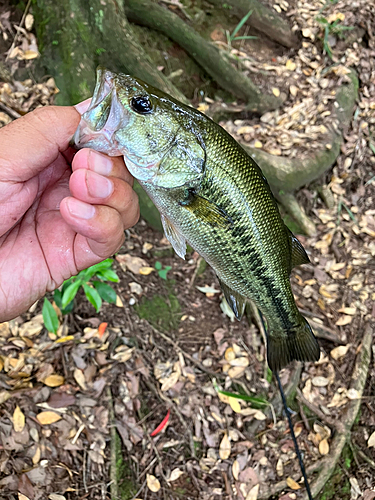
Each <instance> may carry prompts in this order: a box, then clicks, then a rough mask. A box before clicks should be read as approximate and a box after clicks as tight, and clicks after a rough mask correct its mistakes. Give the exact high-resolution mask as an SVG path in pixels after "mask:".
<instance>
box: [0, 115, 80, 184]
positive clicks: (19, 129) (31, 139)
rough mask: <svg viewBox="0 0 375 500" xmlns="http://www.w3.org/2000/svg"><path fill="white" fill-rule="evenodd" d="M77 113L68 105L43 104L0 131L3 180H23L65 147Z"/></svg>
mask: <svg viewBox="0 0 375 500" xmlns="http://www.w3.org/2000/svg"><path fill="white" fill-rule="evenodd" d="M80 119H81V116H80V114H79V112H78V111H77V110H76V109H75V108H74V107H71V106H61V107H60V106H46V107H43V108H38V109H36V110H34V111H32V112H31V113H28V114H26V115H25V116H23V117H21V118H18V119H17V120H15V121H13V122H12V123H10V124H9V125H6V126H5V127H4V128H2V129H1V130H0V142H1V149H0V164H1V172H2V177H3V178H4V177H6V180H7V181H11V182H23V181H25V180H27V179H30V178H31V177H33V176H34V175H36V174H38V173H39V172H41V171H42V170H43V169H44V168H45V167H46V166H47V165H49V164H51V163H52V162H54V161H55V160H56V159H57V158H58V156H59V155H60V154H61V153H63V152H64V151H66V150H67V149H68V147H69V141H70V139H71V138H72V136H73V134H74V132H75V131H76V129H77V127H78V124H79V122H80Z"/></svg>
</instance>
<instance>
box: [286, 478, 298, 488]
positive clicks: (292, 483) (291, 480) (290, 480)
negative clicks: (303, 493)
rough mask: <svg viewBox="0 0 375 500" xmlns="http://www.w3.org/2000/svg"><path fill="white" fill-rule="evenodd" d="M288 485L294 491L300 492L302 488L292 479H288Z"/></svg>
mask: <svg viewBox="0 0 375 500" xmlns="http://www.w3.org/2000/svg"><path fill="white" fill-rule="evenodd" d="M286 484H287V485H288V486H289V488H291V489H292V490H300V489H301V486H300V485H299V484H298V483H297V482H296V481H295V480H294V479H292V478H291V477H287V478H286Z"/></svg>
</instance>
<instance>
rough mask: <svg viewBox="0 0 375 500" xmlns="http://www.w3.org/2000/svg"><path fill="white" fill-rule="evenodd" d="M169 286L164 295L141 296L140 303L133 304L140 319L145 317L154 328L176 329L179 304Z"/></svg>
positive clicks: (179, 313) (178, 321) (179, 315)
mask: <svg viewBox="0 0 375 500" xmlns="http://www.w3.org/2000/svg"><path fill="white" fill-rule="evenodd" d="M169 283H170V281H169V280H168V282H167V288H169V290H168V292H167V294H166V296H162V295H154V296H153V297H152V298H151V299H148V298H146V297H144V298H143V300H142V301H141V303H140V304H139V305H137V306H135V310H136V312H137V314H138V316H139V317H140V318H141V319H146V320H147V321H149V322H150V323H151V324H152V325H153V326H154V327H155V328H158V329H161V330H164V331H169V330H176V329H177V327H178V325H179V323H180V317H181V306H180V303H179V301H178V298H177V297H176V295H175V294H174V293H173V292H172V291H171V290H170V288H171V287H170V285H169Z"/></svg>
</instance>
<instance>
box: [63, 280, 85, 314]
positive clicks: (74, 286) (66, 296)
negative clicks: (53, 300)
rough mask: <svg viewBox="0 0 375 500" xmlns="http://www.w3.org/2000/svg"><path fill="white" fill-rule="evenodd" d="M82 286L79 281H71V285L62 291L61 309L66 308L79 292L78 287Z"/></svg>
mask: <svg viewBox="0 0 375 500" xmlns="http://www.w3.org/2000/svg"><path fill="white" fill-rule="evenodd" d="M81 285H82V281H81V280H77V281H73V283H70V285H69V286H68V287H67V288H66V289H65V290H64V292H63V296H62V300H61V306H62V308H63V309H65V308H66V306H67V305H68V304H69V303H70V302H72V300H73V299H74V297H75V296H76V295H77V292H78V290H79V287H80V286H81Z"/></svg>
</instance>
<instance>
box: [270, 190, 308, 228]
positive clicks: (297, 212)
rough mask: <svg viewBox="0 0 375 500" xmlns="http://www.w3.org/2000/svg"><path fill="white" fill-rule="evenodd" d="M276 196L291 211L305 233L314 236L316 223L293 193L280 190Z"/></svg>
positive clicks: (290, 213)
mask: <svg viewBox="0 0 375 500" xmlns="http://www.w3.org/2000/svg"><path fill="white" fill-rule="evenodd" d="M276 198H277V200H278V201H279V202H280V203H281V204H282V206H283V207H284V208H285V210H286V211H287V212H288V213H289V215H291V216H292V217H293V219H294V220H295V221H296V222H297V223H298V225H299V226H300V228H301V229H302V230H303V232H304V233H305V234H307V235H308V236H313V235H314V234H315V233H316V227H315V224H314V223H313V221H312V220H310V219H309V218H308V217H307V215H306V213H305V211H304V209H303V208H302V207H301V206H300V204H299V203H298V201H297V199H296V197H295V196H294V195H293V194H291V193H284V192H281V191H279V192H278V193H277V194H276Z"/></svg>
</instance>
